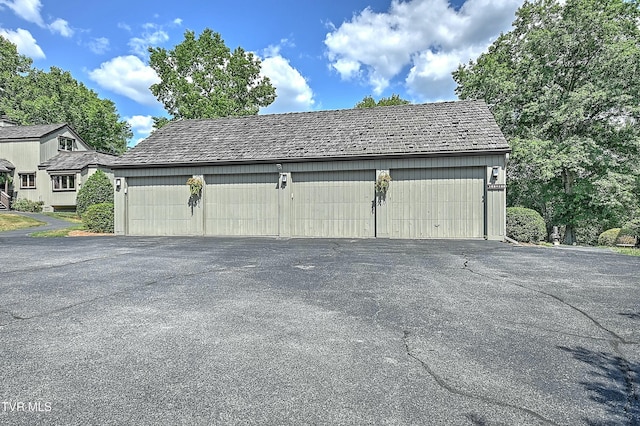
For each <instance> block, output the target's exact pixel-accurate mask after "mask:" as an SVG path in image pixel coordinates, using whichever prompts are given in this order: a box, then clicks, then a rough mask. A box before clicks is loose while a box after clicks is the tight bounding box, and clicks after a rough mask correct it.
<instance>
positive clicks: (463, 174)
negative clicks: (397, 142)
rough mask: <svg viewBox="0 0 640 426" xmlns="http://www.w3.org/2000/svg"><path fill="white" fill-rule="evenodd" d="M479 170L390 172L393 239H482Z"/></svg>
mask: <svg viewBox="0 0 640 426" xmlns="http://www.w3.org/2000/svg"><path fill="white" fill-rule="evenodd" d="M484 174H485V169H484V168H483V167H468V168H462V167H461V168H442V169H396V170H391V178H392V182H391V186H390V189H389V193H388V196H387V200H388V207H389V208H390V209H391V211H390V220H391V236H392V237H394V238H481V237H483V236H484V203H483V197H484Z"/></svg>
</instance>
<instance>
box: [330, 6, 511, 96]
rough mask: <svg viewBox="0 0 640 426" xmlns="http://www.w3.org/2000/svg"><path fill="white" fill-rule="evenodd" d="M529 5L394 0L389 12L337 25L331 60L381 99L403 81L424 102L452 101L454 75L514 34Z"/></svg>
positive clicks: (332, 34) (370, 12)
mask: <svg viewBox="0 0 640 426" xmlns="http://www.w3.org/2000/svg"><path fill="white" fill-rule="evenodd" d="M523 1H524V0H467V1H466V2H465V3H464V5H463V6H462V7H461V8H460V9H459V10H458V11H456V10H454V9H453V8H452V7H451V6H450V4H449V1H448V0H409V1H400V0H393V1H392V2H391V6H390V8H389V10H388V11H387V12H386V13H376V12H374V11H373V10H371V9H370V8H366V9H364V10H363V11H361V12H360V13H359V14H356V15H354V16H353V18H352V19H351V20H350V21H347V22H344V23H342V24H341V25H340V26H339V27H332V28H331V31H330V32H329V33H328V34H327V35H326V37H325V41H324V42H325V45H326V46H327V49H328V50H327V57H328V59H329V61H330V64H331V67H332V68H333V69H334V70H335V71H336V72H337V73H338V74H339V75H340V76H341V78H342V79H345V80H353V79H356V80H364V81H365V82H366V83H367V84H368V85H370V86H371V87H372V88H373V91H374V93H375V94H377V95H379V94H381V93H382V92H383V91H384V90H385V89H386V88H387V87H388V86H389V85H390V84H391V82H392V80H393V79H394V78H397V77H403V79H404V82H405V84H406V85H407V87H408V89H409V91H411V92H412V93H413V94H415V95H416V96H417V97H418V98H419V99H420V100H435V99H442V98H443V96H444V93H445V92H448V93H449V95H448V98H451V97H453V92H452V87H455V86H454V84H455V83H454V82H453V79H452V78H451V75H450V74H451V72H452V71H454V70H455V69H456V67H457V66H458V64H460V63H466V62H468V61H469V59H472V58H475V57H476V56H477V55H478V54H480V53H481V52H483V51H484V50H485V49H486V48H487V47H488V46H489V44H490V43H491V42H492V41H493V39H494V38H495V37H497V35H498V34H499V33H500V32H501V31H506V30H508V29H509V27H510V24H511V21H512V20H513V19H514V17H515V11H516V9H517V8H518V7H520V6H521V5H522V3H523ZM407 70H409V71H408V73H407ZM405 73H406V74H405ZM445 86H446V90H444V88H445Z"/></svg>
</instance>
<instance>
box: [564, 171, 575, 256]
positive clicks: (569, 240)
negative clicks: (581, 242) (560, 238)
mask: <svg viewBox="0 0 640 426" xmlns="http://www.w3.org/2000/svg"><path fill="white" fill-rule="evenodd" d="M574 182H575V176H574V174H573V173H572V172H571V171H569V170H567V169H563V170H562V185H563V187H564V193H565V194H566V195H569V196H571V195H573V184H574ZM565 220H566V222H567V223H566V228H565V230H564V244H569V245H573V244H574V243H575V242H576V230H575V227H574V223H573V215H572V214H571V212H566V213H565Z"/></svg>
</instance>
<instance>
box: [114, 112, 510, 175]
mask: <svg viewBox="0 0 640 426" xmlns="http://www.w3.org/2000/svg"><path fill="white" fill-rule="evenodd" d="M486 151H493V152H509V145H508V144H507V141H506V139H505V138H504V136H503V134H502V132H501V131H500V129H499V128H498V125H497V124H496V121H495V119H494V118H493V115H492V114H491V112H490V111H489V108H488V107H487V105H486V104H485V103H484V102H481V101H459V102H442V103H432V104H420V105H402V106H390V107H376V108H366V109H348V110H336V111H317V112H304V113H290V114H274V115H257V116H250V117H236V118H220V119H208V120H181V121H176V122H172V123H170V124H169V125H167V126H165V127H163V128H162V129H160V130H158V131H156V132H154V133H153V134H152V135H151V136H150V137H149V138H147V139H146V140H143V141H141V142H140V143H139V144H138V145H137V146H136V147H135V148H133V149H132V150H130V151H128V152H127V153H125V154H124V155H123V156H122V157H120V159H119V160H117V161H116V162H115V164H114V167H115V168H119V167H122V168H126V167H142V166H154V165H155V166H170V165H174V166H175V165H181V164H190V165H193V164H212V163H225V162H256V161H260V162H264V161H299V160H322V159H327V160H328V159H333V158H339V159H348V158H363V157H369V158H371V157H374V158H375V157H384V156H399V155H420V154H422V155H433V154H443V153H445V154H449V153H451V154H455V153H466V152H486Z"/></svg>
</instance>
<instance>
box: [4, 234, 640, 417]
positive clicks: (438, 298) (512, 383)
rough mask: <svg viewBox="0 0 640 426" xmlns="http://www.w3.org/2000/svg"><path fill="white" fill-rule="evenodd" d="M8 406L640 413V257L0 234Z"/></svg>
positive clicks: (83, 411) (84, 412)
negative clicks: (41, 237) (37, 236)
mask: <svg viewBox="0 0 640 426" xmlns="http://www.w3.org/2000/svg"><path fill="white" fill-rule="evenodd" d="M0 244H1V245H2V247H3V252H4V256H3V260H2V262H0V423H2V424H24V425H33V424H67V425H73V424H77V425H85V424H114V425H115V424H132V425H133V424H135V425H147V424H148V425H156V424H189V425H191V424H201V425H209V424H260V425H264V424H274V425H288V424H290V425H301V424H344V425H352V424H385V425H412V424H415V425H421V424H446V425H457V424H460V425H465V424H468V425H496V424H505V425H515V424H525V425H528V424H562V425H565V424H567V425H574V424H576V425H577V424H589V425H614V424H615V425H619V424H622V425H633V424H639V423H640V402H639V401H638V395H639V393H640V384H639V382H640V380H639V375H640V345H639V343H640V278H639V277H640V261H639V260H638V258H634V257H625V256H622V255H617V254H613V253H610V252H607V251H603V250H581V249H553V248H537V247H512V246H509V245H507V244H503V243H496V242H486V241H472V242H469V241H389V240H358V241H349V240H275V239H217V238H130V237H86V238H53V239H40V238H28V237H12V238H8V237H6V236H3V235H2V234H0Z"/></svg>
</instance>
